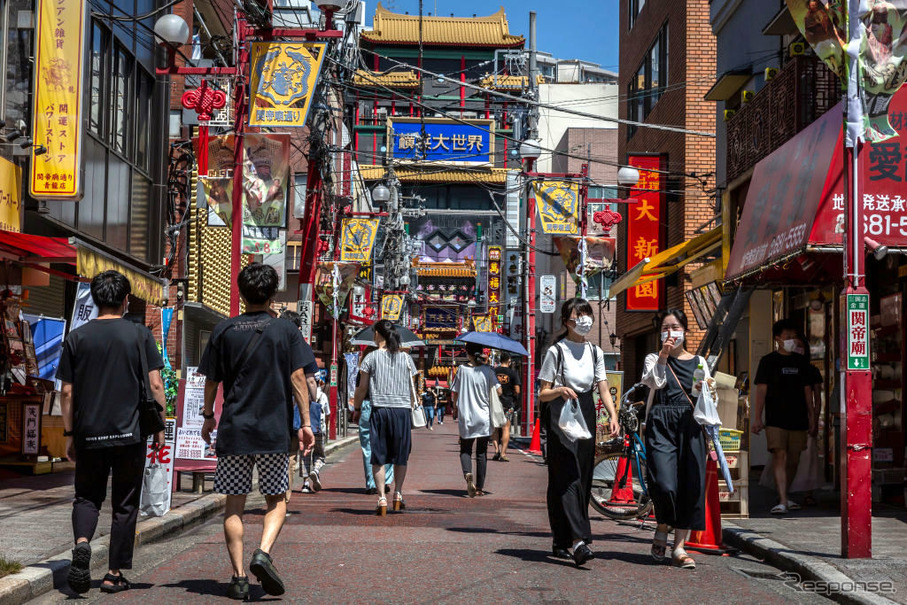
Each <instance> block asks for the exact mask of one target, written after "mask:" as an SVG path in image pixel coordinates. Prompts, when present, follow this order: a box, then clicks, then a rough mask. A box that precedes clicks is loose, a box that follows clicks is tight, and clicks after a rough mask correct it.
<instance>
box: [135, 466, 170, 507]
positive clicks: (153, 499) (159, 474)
mask: <svg viewBox="0 0 907 605" xmlns="http://www.w3.org/2000/svg"><path fill="white" fill-rule="evenodd" d="M169 491H170V488H169V486H168V485H167V471H166V470H165V469H164V467H163V466H162V465H161V464H160V463H158V462H152V463H151V464H150V465H148V466H147V467H145V476H144V478H143V479H142V502H141V506H140V509H139V510H140V511H141V512H142V514H143V515H148V516H149V517H160V516H161V515H163V514H165V513H166V512H167V508H168V506H167V500H168V498H167V496H168V495H169Z"/></svg>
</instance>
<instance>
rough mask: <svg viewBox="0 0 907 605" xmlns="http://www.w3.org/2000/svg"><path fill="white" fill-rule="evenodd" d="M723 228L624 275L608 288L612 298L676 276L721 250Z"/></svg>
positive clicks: (635, 267)
mask: <svg viewBox="0 0 907 605" xmlns="http://www.w3.org/2000/svg"><path fill="white" fill-rule="evenodd" d="M721 231H722V227H715V228H714V229H712V230H711V231H709V232H707V233H703V234H702V235H697V236H696V237H694V238H693V239H691V240H689V241H686V242H684V243H682V244H678V245H677V246H674V247H673V248H668V249H667V250H664V251H662V252H659V253H658V254H656V255H655V256H653V257H652V258H650V259H647V260H645V261H642V262H640V263H637V264H636V265H635V266H634V267H633V268H632V269H630V270H629V271H627V272H626V273H624V274H623V275H621V276H620V278H619V279H618V280H617V281H615V282H614V283H613V284H611V287H610V288H609V289H608V295H609V296H612V297H613V296H617V295H618V294H620V293H621V292H623V291H624V290H629V289H630V288H635V287H636V286H641V285H643V284H647V283H649V282H651V281H655V280H657V279H661V278H662V277H667V276H668V275H671V274H672V273H676V272H677V271H679V270H680V269H682V268H683V267H685V266H686V265H688V264H690V263H692V262H694V261H696V260H698V259H700V258H702V257H703V256H705V255H706V254H709V253H711V252H715V251H716V250H719V249H720V248H721Z"/></svg>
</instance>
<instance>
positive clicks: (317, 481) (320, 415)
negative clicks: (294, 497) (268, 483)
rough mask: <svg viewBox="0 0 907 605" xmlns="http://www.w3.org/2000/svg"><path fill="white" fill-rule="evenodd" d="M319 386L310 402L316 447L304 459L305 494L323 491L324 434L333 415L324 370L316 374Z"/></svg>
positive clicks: (301, 473)
mask: <svg viewBox="0 0 907 605" xmlns="http://www.w3.org/2000/svg"><path fill="white" fill-rule="evenodd" d="M315 384H316V385H317V388H316V392H315V397H314V398H313V399H312V400H311V401H310V402H309V419H310V422H311V424H312V433H314V435H315V445H314V447H313V448H312V451H311V452H309V453H308V454H307V455H305V456H303V458H302V466H301V467H300V468H299V476H300V477H302V489H301V490H300V491H302V493H303V494H311V493H314V492H318V491H321V469H322V468H323V467H324V463H325V455H324V434H325V432H326V430H327V427H328V419H329V417H330V414H331V405H330V402H329V401H328V396H327V393H325V392H324V370H320V371H319V372H318V373H317V374H315Z"/></svg>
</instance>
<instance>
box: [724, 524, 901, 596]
mask: <svg viewBox="0 0 907 605" xmlns="http://www.w3.org/2000/svg"><path fill="white" fill-rule="evenodd" d="M722 525H723V527H724V530H723V531H722V537H723V539H724V542H725V544H729V545H731V546H733V547H734V548H738V549H740V550H742V551H744V552H746V553H749V554H751V555H753V556H754V557H758V558H759V559H763V560H764V561H765V562H766V563H768V564H770V565H772V566H774V567H777V568H778V569H780V570H782V571H787V572H792V573H796V574H799V576H800V578H801V580H806V581H813V582H822V583H825V584H827V585H835V584H836V585H839V586H840V585H844V584H854V580H852V579H851V578H849V577H848V576H847V575H846V574H845V573H844V572H842V571H841V570H839V569H838V568H836V567H835V566H833V565H831V564H830V563H826V562H824V561H822V560H821V559H820V558H818V557H813V556H809V555H805V554H800V553H797V552H793V551H792V549H791V548H790V547H789V546H785V545H784V544H781V543H779V542H775V541H774V540H769V539H768V538H765V537H763V536H761V535H760V534H757V533H755V532H752V531H750V530H747V529H743V528H740V527H738V526H736V525H734V524H733V523H730V522H728V521H725V520H722ZM801 583H802V582H801ZM800 590H801V591H803V592H806V591H805V590H803V589H802V588H801V589H800ZM819 594H821V595H822V596H825V597H826V598H829V599H831V600H833V601H837V602H838V603H847V604H849V605H896V604H897V602H896V601H892V600H891V599H887V598H885V597H883V596H881V595H879V594H876V593H872V592H869V591H867V590H864V589H862V588H855V589H854V590H852V591H850V592H843V591H840V590H839V591H835V592H831V591H829V592H828V593H824V592H821V593H819Z"/></svg>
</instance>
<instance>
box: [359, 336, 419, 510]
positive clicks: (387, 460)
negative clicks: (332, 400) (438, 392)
mask: <svg viewBox="0 0 907 605" xmlns="http://www.w3.org/2000/svg"><path fill="white" fill-rule="evenodd" d="M375 345H376V346H377V347H378V348H377V349H376V350H374V351H372V352H371V353H369V354H368V355H366V356H365V359H363V360H362V364H361V365H360V366H359V377H360V380H359V385H358V386H357V387H356V397H355V399H354V400H353V421H357V420H358V419H359V415H360V413H361V411H362V402H363V400H365V399H366V398H368V399H370V400H371V402H372V415H371V417H370V418H369V433H370V435H371V446H372V456H371V463H372V471H373V473H374V475H375V486H376V487H377V489H378V506H377V508H376V513H377V514H378V515H379V516H382V517H383V516H384V515H386V514H387V497H386V496H385V494H384V465H385V464H392V465H393V466H394V480H395V484H394V503H393V507H394V510H395V511H402V510H403V509H405V508H406V505H405V504H404V502H403V480H404V479H405V478H406V463H407V461H408V460H409V453H410V450H412V433H411V427H412V425H411V422H412V407H413V406H415V405H416V391H415V388H414V386H413V376H415V375H416V374H418V371H417V370H416V366H415V364H414V363H413V360H412V358H411V357H410V356H409V354H407V353H406V352H404V351H402V350H401V349H400V335H399V334H398V333H397V327H396V326H395V325H394V324H392V323H391V322H390V321H388V320H386V319H382V320H381V321H379V322H378V323H376V324H375Z"/></svg>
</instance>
